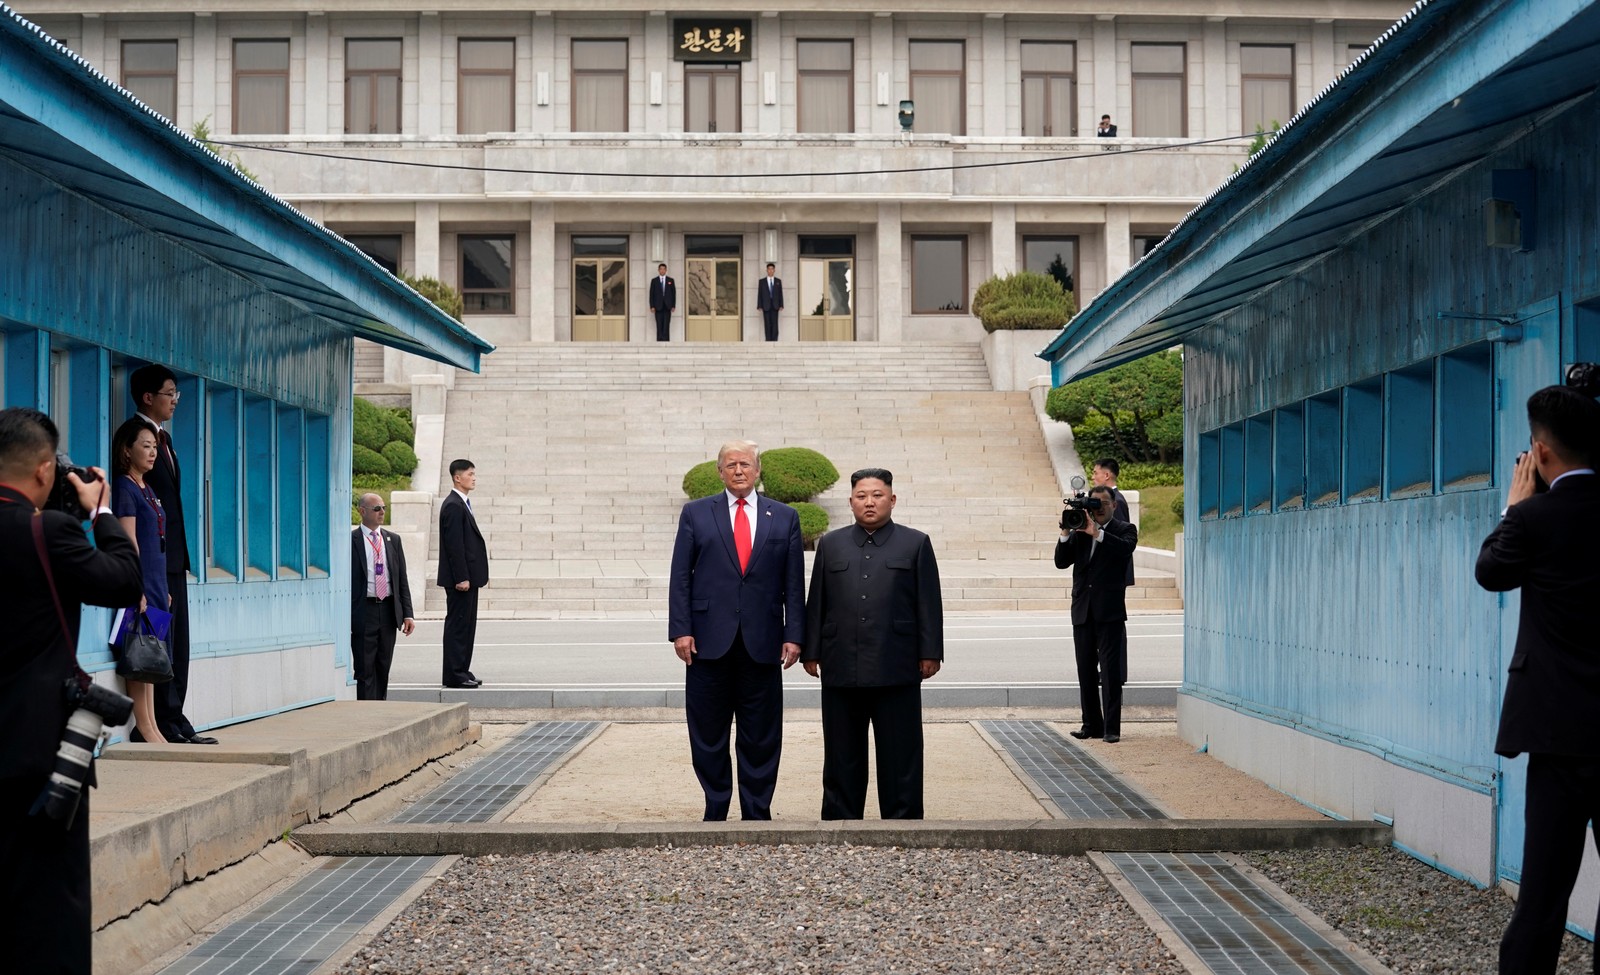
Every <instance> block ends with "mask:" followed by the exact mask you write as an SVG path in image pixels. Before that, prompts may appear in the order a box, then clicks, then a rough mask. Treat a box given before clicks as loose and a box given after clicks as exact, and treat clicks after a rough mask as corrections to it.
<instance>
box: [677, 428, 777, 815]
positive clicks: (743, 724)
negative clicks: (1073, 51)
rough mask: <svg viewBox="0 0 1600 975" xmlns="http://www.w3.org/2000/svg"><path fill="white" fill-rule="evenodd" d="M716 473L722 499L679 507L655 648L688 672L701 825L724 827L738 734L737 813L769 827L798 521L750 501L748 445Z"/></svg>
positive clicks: (731, 451)
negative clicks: (668, 644) (671, 654)
mask: <svg viewBox="0 0 1600 975" xmlns="http://www.w3.org/2000/svg"><path fill="white" fill-rule="evenodd" d="M717 473H718V475H719V476H721V478H722V483H723V485H724V487H725V488H726V490H723V491H719V492H718V493H716V494H714V495H712V496H711V497H709V498H700V499H699V500H696V501H690V502H689V503H688V504H686V505H684V506H683V513H682V515H680V516H679V518H678V538H677V541H676V543H674V545H673V547H672V576H671V588H670V590H669V595H668V600H669V603H668V614H667V615H668V619H667V639H669V640H671V641H672V648H673V650H674V651H675V652H676V653H677V655H678V659H680V660H682V661H683V663H684V666H685V667H687V668H688V669H687V670H686V671H685V674H684V709H685V712H686V715H687V717H688V722H689V752H690V755H691V757H692V759H693V761H694V772H695V776H696V777H697V778H698V779H699V780H700V788H701V789H703V790H704V791H705V794H706V811H705V819H706V821H707V822H712V821H720V820H725V819H727V818H728V806H729V803H730V802H731V800H732V798H733V767H732V763H731V762H730V760H729V758H728V738H729V733H730V730H731V729H732V726H733V723H734V721H735V720H737V722H738V726H739V733H738V742H737V744H736V746H735V750H736V751H737V752H738V755H739V813H740V815H741V816H742V817H743V818H744V819H771V818H772V791H773V789H774V788H775V787H776V786H777V784H778V759H779V757H780V754H781V752H782V750H783V674H782V671H781V670H780V667H782V668H788V667H791V666H793V665H794V662H795V661H796V660H798V659H799V657H800V644H801V642H802V639H803V636H804V630H803V626H804V623H803V620H804V617H805V562H804V556H803V555H802V544H801V539H800V517H799V515H797V514H795V510H794V509H793V508H791V507H789V506H788V505H786V504H779V503H778V502H776V501H773V500H772V499H771V498H763V497H760V496H759V495H757V494H756V493H755V487H756V482H757V481H759V480H760V479H761V460H760V455H759V454H758V453H757V451H756V445H755V444H753V443H750V442H749V441H746V440H735V441H732V442H730V443H726V444H723V446H722V449H721V450H719V451H718V452H717Z"/></svg>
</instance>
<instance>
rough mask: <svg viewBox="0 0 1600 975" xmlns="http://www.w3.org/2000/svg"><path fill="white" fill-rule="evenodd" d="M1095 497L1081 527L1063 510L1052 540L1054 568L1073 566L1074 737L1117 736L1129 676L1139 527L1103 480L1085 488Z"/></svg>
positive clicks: (1119, 735) (1111, 738)
mask: <svg viewBox="0 0 1600 975" xmlns="http://www.w3.org/2000/svg"><path fill="white" fill-rule="evenodd" d="M1089 497H1091V498H1094V499H1096V500H1098V501H1099V502H1100V505H1099V507H1097V508H1091V509H1089V512H1088V514H1089V517H1088V518H1087V520H1085V522H1084V524H1083V526H1082V527H1080V528H1077V529H1075V530H1071V531H1069V530H1068V529H1067V526H1066V519H1065V513H1063V517H1062V525H1061V532H1062V534H1061V538H1060V540H1059V541H1057V542H1056V568H1058V569H1065V568H1066V567H1067V566H1071V567H1072V650H1073V655H1074V656H1075V657H1077V662H1078V701H1079V704H1080V705H1081V706H1082V710H1083V727H1081V728H1079V729H1078V730H1077V731H1073V732H1070V734H1071V735H1072V737H1074V738H1080V739H1081V738H1102V739H1104V740H1105V741H1106V742H1107V743H1108V744H1116V743H1117V742H1119V741H1121V740H1122V685H1123V684H1125V683H1127V680H1128V600H1127V596H1128V583H1127V581H1126V580H1127V578H1128V566H1129V565H1130V564H1132V562H1133V550H1134V549H1135V548H1137V547H1138V545H1139V529H1137V528H1135V527H1134V526H1133V525H1130V524H1129V523H1127V522H1125V521H1119V520H1118V519H1117V517H1116V509H1115V507H1114V505H1115V503H1116V495H1115V494H1113V493H1112V489H1111V488H1110V487H1108V486H1107V485H1104V484H1096V485H1095V486H1094V487H1092V488H1090V489H1089Z"/></svg>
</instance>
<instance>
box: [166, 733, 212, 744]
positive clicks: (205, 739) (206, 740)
mask: <svg viewBox="0 0 1600 975" xmlns="http://www.w3.org/2000/svg"><path fill="white" fill-rule="evenodd" d="M175 740H177V741H181V742H183V743H184V744H186V745H215V744H216V743H217V740H216V739H215V738H212V737H210V736H209V735H190V736H189V737H187V738H178V739H175Z"/></svg>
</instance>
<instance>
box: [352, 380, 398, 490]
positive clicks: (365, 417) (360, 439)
mask: <svg viewBox="0 0 1600 975" xmlns="http://www.w3.org/2000/svg"><path fill="white" fill-rule="evenodd" d="M383 414H384V411H383V410H381V409H379V408H378V407H377V406H375V405H374V404H372V403H371V402H370V401H368V400H365V399H362V398H361V397H360V396H357V397H356V404H355V430H354V433H355V436H354V440H355V442H356V443H357V444H358V445H360V446H362V447H365V448H367V449H368V450H370V451H372V452H374V453H376V452H378V451H380V450H382V449H383V445H384V444H386V443H388V442H389V440H390V437H389V424H388V422H387V421H386V420H385V419H384V415H383ZM357 473H360V469H359V468H357Z"/></svg>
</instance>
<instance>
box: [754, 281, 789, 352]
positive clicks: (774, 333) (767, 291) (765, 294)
mask: <svg viewBox="0 0 1600 975" xmlns="http://www.w3.org/2000/svg"><path fill="white" fill-rule="evenodd" d="M756 307H757V308H759V309H761V322H762V324H763V325H764V326H765V327H766V332H767V341H768V342H776V341H778V312H780V311H782V310H783V282H782V281H780V280H779V279H778V266H777V265H776V264H768V265H767V276H766V277H764V278H762V279H761V283H760V284H758V285H756Z"/></svg>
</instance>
